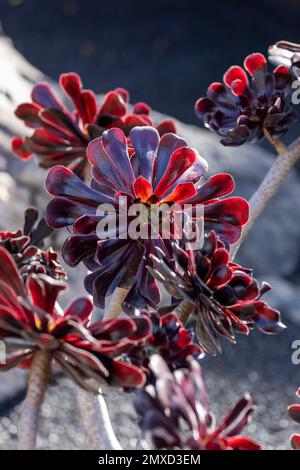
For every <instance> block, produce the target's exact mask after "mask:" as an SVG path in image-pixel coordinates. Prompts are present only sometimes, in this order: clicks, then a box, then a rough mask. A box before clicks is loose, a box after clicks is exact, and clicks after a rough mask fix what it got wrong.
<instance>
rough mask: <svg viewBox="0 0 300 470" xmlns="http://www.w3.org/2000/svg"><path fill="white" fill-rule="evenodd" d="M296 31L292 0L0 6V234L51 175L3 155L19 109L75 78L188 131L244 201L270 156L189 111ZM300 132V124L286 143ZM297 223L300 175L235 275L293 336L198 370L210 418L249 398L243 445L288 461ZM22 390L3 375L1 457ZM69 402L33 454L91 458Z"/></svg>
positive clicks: (114, 402)
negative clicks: (265, 297) (248, 440)
mask: <svg viewBox="0 0 300 470" xmlns="http://www.w3.org/2000/svg"><path fill="white" fill-rule="evenodd" d="M299 19H300V1H299V0H284V1H283V0H243V1H241V0H226V2H225V1H224V0H223V1H222V0H213V1H210V0H206V1H199V0H198V1H196V0H194V1H192V0H172V1H164V0H151V1H149V2H145V1H143V2H142V1H140V0H139V1H138V0H126V1H121V0H109V1H103V0H49V1H43V2H41V1H40V0H0V23H1V25H2V35H3V37H4V36H6V37H8V38H10V39H11V40H12V41H13V43H12V45H11V44H10V43H7V42H6V40H5V41H4V42H1V38H0V64H1V66H0V70H1V73H0V215H1V217H0V228H1V229H4V228H6V229H7V226H8V225H9V228H13V227H14V228H17V226H18V224H21V221H22V213H23V208H24V207H23V206H25V207H26V206H27V205H28V204H33V205H37V206H39V207H40V208H42V209H43V208H45V205H46V202H47V201H46V196H45V194H44V191H43V180H44V177H45V172H44V171H42V170H39V168H38V167H37V165H36V162H35V161H32V162H31V163H30V164H27V165H24V164H23V165H21V164H20V163H19V162H18V161H17V160H16V159H14V158H13V157H12V156H11V153H10V144H9V142H10V137H11V136H12V135H14V134H16V133H19V135H20V134H21V133H22V132H23V131H24V130H23V129H21V127H17V126H20V123H19V122H16V121H13V119H14V118H13V109H14V108H15V106H16V104H18V103H19V102H20V101H24V99H28V97H29V93H30V90H31V88H32V85H33V83H35V82H36V81H38V80H40V79H47V77H50V79H53V80H57V78H58V76H59V74H60V73H61V72H69V71H76V72H79V73H80V74H81V76H82V80H83V83H84V86H85V87H86V88H89V87H91V88H92V89H93V90H94V91H95V92H96V93H99V94H103V93H105V92H107V91H108V90H111V89H113V88H115V87H120V86H121V87H125V88H127V89H128V90H129V91H130V94H131V102H133V103H134V102H137V101H146V102H147V103H148V104H149V105H150V106H151V107H152V108H153V109H155V110H157V111H159V112H161V113H164V114H168V115H171V116H173V117H175V118H177V119H178V120H180V121H183V122H184V123H186V124H188V126H184V125H181V124H179V127H178V130H179V132H180V133H182V134H183V135H185V136H187V137H188V139H189V142H190V144H191V145H193V146H195V147H197V148H199V149H200V151H201V153H202V154H203V155H204V156H205V157H206V158H207V159H208V162H209V165H210V172H211V173H215V172H220V171H229V172H230V173H232V174H233V175H234V176H235V178H236V183H237V193H238V194H241V195H244V196H246V197H249V196H250V195H251V194H252V193H253V191H254V190H255V189H256V188H257V186H258V184H259V183H260V181H261V179H262V177H263V175H264V174H265V173H266V172H267V171H268V169H269V168H270V166H271V164H272V162H273V159H274V156H273V155H271V153H270V151H272V149H270V146H269V145H268V144H265V143H263V144H262V146H260V147H265V149H261V148H259V147H258V146H243V147H242V148H239V149H231V148H230V149H225V148H224V147H222V146H221V145H220V144H219V142H218V138H216V137H215V136H214V135H213V134H211V133H209V132H208V131H203V130H202V129H201V126H200V125H199V122H197V120H196V118H195V116H194V111H193V105H194V102H195V100H196V99H197V98H199V97H200V96H202V95H204V94H205V92H206V89H207V86H208V85H209V84H210V83H211V82H212V81H219V80H221V79H222V76H223V73H224V71H225V70H226V69H227V68H228V67H229V66H230V65H233V64H242V62H243V60H244V58H245V56H246V55H247V54H249V53H251V52H258V51H259V52H262V53H264V54H267V49H268V46H269V45H271V44H273V43H274V42H276V41H278V40H280V39H286V40H291V41H294V42H299V43H300V28H299ZM18 52H19V53H20V54H22V56H23V57H24V58H25V59H26V60H27V61H28V62H29V63H31V64H32V65H33V66H34V67H35V69H32V68H30V67H29V66H28V64H27V63H26V62H25V61H24V60H23V59H22V58H21V57H20V56H19V55H18ZM1 62H2V63H1ZM11 123H13V124H11ZM192 125H196V126H197V127H193V126H192ZM299 133H300V126H299V123H298V124H296V125H294V127H293V128H292V130H291V132H290V133H289V135H288V136H287V138H286V139H285V140H286V142H289V141H291V140H292V139H293V138H295V136H296V135H298V134H299ZM2 157H3V161H2V160H1V158H2ZM299 221H300V173H299V169H298V170H295V171H294V172H292V174H291V175H290V177H289V178H288V180H287V181H286V182H285V184H284V185H283V186H282V188H281V190H280V192H279V194H278V195H277V196H276V198H275V199H274V200H273V201H272V204H270V206H269V207H268V209H267V210H266V212H265V213H264V216H263V218H261V219H260V220H259V221H258V223H257V224H256V226H255V229H254V230H253V231H252V233H251V236H250V237H249V239H248V240H247V241H246V242H245V244H244V246H243V247H242V250H241V252H240V260H241V262H243V263H245V265H247V266H249V267H253V268H254V269H255V273H256V274H257V275H258V276H259V278H260V279H264V280H267V281H270V282H271V283H272V284H273V286H274V291H273V293H271V294H269V300H270V302H271V303H272V305H273V306H274V307H276V308H279V309H280V310H281V312H282V317H283V321H284V322H285V323H286V324H287V325H288V326H289V328H288V329H287V330H286V331H285V332H283V333H282V334H281V335H279V336H277V337H270V336H265V335H263V334H261V333H259V332H253V333H252V334H251V335H250V337H247V338H244V337H241V338H238V344H237V345H235V346H233V345H229V344H224V353H223V355H220V356H218V357H217V358H216V359H215V358H207V359H205V360H204V361H203V369H204V372H205V379H206V382H207V386H208V390H209V395H210V402H211V405H212V409H213V410H214V411H216V413H217V415H218V416H220V415H222V414H224V412H225V411H226V409H228V406H231V405H232V403H233V402H234V401H235V400H236V399H237V398H238V397H239V396H240V395H241V394H243V393H244V392H245V391H246V390H249V391H250V392H251V393H252V395H253V397H254V399H255V402H256V403H257V405H258V411H257V414H256V416H255V419H254V420H253V424H251V425H250V426H249V427H248V432H247V433H248V434H249V435H251V436H254V437H255V438H258V439H259V440H261V441H262V443H263V444H264V446H265V447H266V448H270V449H274V448H281V449H282V448H289V436H290V434H291V433H292V432H293V430H296V427H295V426H293V424H292V423H290V422H289V420H288V419H287V414H286V407H287V405H288V404H290V403H292V402H293V401H294V393H295V391H296V388H297V386H299V385H300V380H299V377H300V374H299V366H298V367H297V366H295V365H293V364H292V362H291V355H292V352H293V350H292V348H291V345H292V343H293V341H294V340H296V339H299V338H300V328H299V325H300V243H299V238H300V222H299ZM74 271H76V272H75V274H74ZM79 277H80V276H78V270H73V271H72V270H71V271H70V280H71V286H73V289H75V290H76V294H77V293H78V289H79V290H80V287H79V288H78V282H79V281H80V279H79ZM76 282H77V284H76ZM74 286H77V287H74ZM24 390H25V376H24V374H22V373H19V372H17V373H13V374H11V375H9V374H6V375H5V376H3V378H2V376H1V379H0V448H14V447H15V446H16V441H17V421H18V415H19V409H20V402H21V399H22V397H23V396H24ZM108 398H109V404H110V407H111V411H112V415H113V420H114V423H115V428H116V432H117V435H118V437H120V438H121V441H122V444H123V445H124V446H125V447H126V448H132V447H133V448H134V447H135V446H136V442H137V441H136V439H137V426H136V417H135V414H134V412H133V410H132V408H131V406H130V399H129V398H128V396H126V397H125V398H126V399H124V397H122V398H121V401H120V396H119V394H118V393H116V392H113V393H112V392H109V394H108ZM75 399H76V397H75V392H74V387H73V386H71V385H70V383H69V382H68V381H67V380H64V381H63V387H62V388H57V387H53V388H51V389H50V390H49V392H48V394H47V399H46V403H45V406H44V408H43V413H42V420H41V428H40V435H39V440H38V446H39V448H62V449H64V448H76V449H77V448H86V447H88V443H87V442H86V441H85V436H84V431H83V429H82V422H81V419H80V416H79V414H78V413H76V412H74V410H75V407H74V403H75ZM120 403H122V407H120Z"/></svg>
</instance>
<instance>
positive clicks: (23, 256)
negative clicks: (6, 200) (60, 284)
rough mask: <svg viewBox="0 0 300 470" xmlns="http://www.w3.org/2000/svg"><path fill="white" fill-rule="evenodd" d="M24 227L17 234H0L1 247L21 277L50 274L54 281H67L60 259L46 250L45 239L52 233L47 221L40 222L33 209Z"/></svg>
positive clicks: (49, 250) (25, 215)
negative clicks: (11, 258) (10, 257)
mask: <svg viewBox="0 0 300 470" xmlns="http://www.w3.org/2000/svg"><path fill="white" fill-rule="evenodd" d="M24 219H25V220H24V226H23V228H22V229H19V230H16V231H15V232H8V231H2V232H0V247H3V248H5V249H6V250H7V251H9V253H10V254H11V255H12V256H13V258H14V260H15V262H16V264H17V266H18V269H19V272H20V274H21V276H23V277H26V276H27V275H28V274H32V273H35V274H38V273H40V274H48V275H49V276H51V277H53V278H54V279H65V277H66V273H65V272H64V271H63V269H62V267H61V264H60V262H59V259H58V254H57V253H56V252H55V251H54V250H53V249H52V248H48V249H44V239H45V238H47V237H48V236H49V235H50V234H51V233H52V231H53V230H52V229H51V228H50V227H48V225H47V224H46V222H45V219H44V218H42V219H40V220H39V215H38V211H37V210H36V209H34V208H32V207H30V208H28V209H26V211H25V214H24Z"/></svg>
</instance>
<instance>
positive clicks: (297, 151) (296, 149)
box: [231, 138, 300, 259]
mask: <svg viewBox="0 0 300 470" xmlns="http://www.w3.org/2000/svg"><path fill="white" fill-rule="evenodd" d="M299 158H300V138H298V139H296V140H295V141H294V142H293V143H292V144H291V145H290V146H289V147H288V149H287V151H286V152H285V153H283V154H281V155H278V157H277V158H276V160H275V161H274V163H273V165H272V166H271V168H270V170H269V171H268V173H267V175H266V176H265V178H264V180H263V181H262V183H261V184H260V186H259V187H258V189H257V190H256V191H255V193H254V194H253V196H252V197H251V199H250V201H249V204H250V218H249V221H248V223H247V225H246V226H245V227H244V230H243V232H242V236H241V238H240V240H239V241H238V242H236V243H234V244H233V245H232V247H231V257H232V259H234V258H235V256H236V254H237V252H238V250H239V248H240V246H241V244H242V243H243V241H244V239H245V237H246V236H247V234H248V232H249V231H250V229H251V228H252V226H253V225H254V222H255V221H256V219H257V218H258V217H259V216H260V214H261V213H262V212H263V210H264V208H265V207H266V206H267V204H268V202H269V201H270V199H272V197H273V196H274V195H275V194H276V193H277V191H278V189H279V187H280V185H281V183H282V182H283V181H284V179H285V178H286V176H287V175H288V174H289V172H290V170H291V169H292V167H293V166H294V165H295V163H296V162H297V160H298V159H299Z"/></svg>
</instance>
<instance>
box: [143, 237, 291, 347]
mask: <svg viewBox="0 0 300 470" xmlns="http://www.w3.org/2000/svg"><path fill="white" fill-rule="evenodd" d="M173 255H174V259H168V257H167V256H165V254H164V253H163V252H162V251H161V250H159V249H158V250H157V256H154V255H153V256H152V262H153V265H154V267H153V268H149V269H150V271H151V272H152V274H153V276H154V277H155V278H156V279H157V280H158V281H160V282H161V283H162V284H163V285H164V286H165V287H166V289H167V290H168V292H169V293H170V294H171V295H172V297H173V298H175V299H179V300H183V299H185V300H187V301H188V302H189V303H191V304H192V306H193V308H192V311H191V314H192V316H193V318H195V320H196V326H195V330H196V334H197V337H198V339H199V342H200V344H201V346H202V348H203V349H204V350H205V351H206V352H209V353H212V354H215V353H217V352H220V351H221V349H220V348H221V347H220V343H219V341H218V338H217V334H219V335H221V336H223V337H224V338H226V339H228V340H229V341H231V342H235V333H243V334H248V333H249V329H250V328H253V327H254V326H257V327H258V328H259V329H260V330H261V331H263V332H264V333H278V332H279V331H281V330H282V329H283V328H285V327H284V325H283V324H282V323H281V320H280V313H279V312H278V311H277V310H274V309H273V308H271V307H269V305H268V304H267V303H266V302H264V301H262V300H261V296H262V295H263V294H264V293H265V292H267V291H268V290H270V289H271V287H270V285H269V284H267V283H263V284H262V286H259V283H258V282H257V280H256V279H255V278H254V277H253V274H252V272H251V270H249V269H245V268H243V267H242V266H240V265H239V264H237V263H235V262H233V261H231V260H230V253H229V251H228V249H227V248H226V246H225V244H224V243H223V242H222V241H221V240H220V239H218V237H217V235H216V233H215V232H210V233H209V234H207V235H205V238H204V243H203V246H202V248H201V249H200V250H198V251H193V252H191V253H189V252H188V251H185V250H184V249H182V248H181V247H180V246H179V245H178V243H176V242H174V243H173Z"/></svg>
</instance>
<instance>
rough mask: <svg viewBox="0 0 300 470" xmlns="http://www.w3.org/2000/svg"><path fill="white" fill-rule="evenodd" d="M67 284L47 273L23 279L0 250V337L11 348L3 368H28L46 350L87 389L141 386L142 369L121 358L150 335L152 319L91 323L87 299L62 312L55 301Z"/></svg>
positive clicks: (89, 303)
mask: <svg viewBox="0 0 300 470" xmlns="http://www.w3.org/2000/svg"><path fill="white" fill-rule="evenodd" d="M65 287H66V285H65V283H64V282H62V281H59V280H55V279H53V278H51V277H49V276H47V275H45V274H32V275H31V276H28V277H27V279H26V282H24V281H23V280H22V278H21V277H20V275H19V272H18V268H17V266H16V264H15V262H14V260H13V258H12V256H11V255H10V254H9V253H8V251H6V250H5V249H4V248H2V247H1V248H0V338H1V340H4V342H5V344H6V347H7V357H6V360H5V362H4V363H1V364H0V370H7V369H10V368H12V367H15V366H23V367H28V366H30V365H31V361H32V359H33V357H34V355H35V353H36V352H37V351H39V350H43V351H47V352H48V353H49V355H50V358H51V359H52V360H53V361H55V363H56V364H58V365H59V366H60V367H61V369H62V370H63V371H64V372H65V374H66V375H67V376H69V377H70V378H71V379H72V380H73V381H74V382H75V383H77V384H78V385H79V386H81V387H83V388H84V389H86V390H90V391H93V392H95V393H97V391H98V389H99V387H100V385H101V384H103V383H108V384H110V385H116V386H124V387H137V386H141V385H143V383H144V381H145V376H144V373H143V371H142V370H141V369H140V368H139V367H137V366H135V365H132V364H130V363H129V362H128V361H127V362H126V361H125V360H122V358H121V356H122V355H124V354H125V352H126V350H129V349H130V348H132V347H134V346H136V344H137V342H138V341H144V340H145V339H146V338H147V336H148V335H149V332H150V324H149V320H148V319H147V318H140V319H139V320H138V321H135V320H134V319H129V318H128V319H114V320H107V321H102V322H99V323H95V324H93V325H92V326H90V327H88V322H89V320H90V315H91V311H92V308H93V305H92V303H91V302H90V301H89V300H88V299H86V298H79V299H77V300H75V301H73V302H72V303H71V304H70V306H69V307H68V308H67V309H66V310H65V311H64V312H63V313H61V312H60V310H59V308H58V304H57V299H58V296H59V293H60V292H61V291H62V290H64V289H65Z"/></svg>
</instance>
